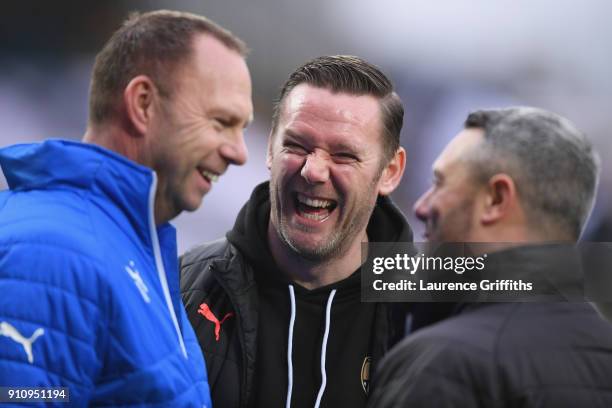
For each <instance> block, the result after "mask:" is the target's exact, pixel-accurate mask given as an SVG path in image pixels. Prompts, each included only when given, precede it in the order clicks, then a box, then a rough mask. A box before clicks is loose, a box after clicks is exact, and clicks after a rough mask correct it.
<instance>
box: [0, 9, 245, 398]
mask: <svg viewBox="0 0 612 408" xmlns="http://www.w3.org/2000/svg"><path fill="white" fill-rule="evenodd" d="M245 53H246V47H245V45H244V43H243V42H242V41H241V40H239V39H238V38H236V37H235V36H233V35H232V34H231V33H230V32H228V31H226V30H225V29H223V28H221V27H219V26H218V25H216V24H215V23H213V22H211V21H209V20H207V19H206V18H204V17H200V16H196V15H193V14H188V13H179V12H171V11H157V12H150V13H146V14H142V15H134V16H131V17H130V18H129V19H128V20H127V21H126V22H125V23H124V25H123V26H122V27H121V28H120V29H119V30H118V31H117V32H116V33H115V34H114V35H113V36H112V38H111V39H110V40H109V42H108V43H107V44H106V46H105V47H104V49H103V50H102V51H101V52H100V53H99V54H98V56H97V58H96V63H95V66H94V70H93V77H92V82H91V90H90V118H89V124H88V129H87V132H86V134H85V136H84V142H85V143H77V142H70V141H60V140H52V141H46V142H43V143H40V144H39V143H37V144H26V145H16V146H11V147H8V148H5V149H2V150H1V151H0V165H1V166H2V170H3V171H4V174H5V176H6V179H7V181H8V183H9V186H10V190H9V191H4V192H2V193H0V231H1V233H0V294H1V295H0V386H4V387H10V388H11V389H12V390H14V389H17V388H19V387H47V388H49V387H64V388H67V390H64V395H66V391H67V392H68V393H69V399H70V402H71V403H72V404H73V405H74V406H87V405H90V404H92V405H98V404H100V405H156V406H173V407H174V406H197V407H202V406H210V396H209V388H208V384H207V377H206V371H205V365H204V361H203V358H202V354H201V351H200V348H199V346H198V343H197V341H196V339H195V336H194V333H193V330H192V328H191V326H190V324H189V321H188V320H187V317H186V315H185V312H184V309H183V306H182V304H181V299H180V296H179V288H178V272H177V260H176V259H177V258H176V238H175V231H174V229H173V227H172V226H170V225H169V224H168V221H169V220H170V219H172V218H174V217H175V216H176V215H178V214H179V213H180V212H181V211H183V210H190V211H191V210H195V209H196V208H197V207H198V206H199V205H200V203H201V200H202V197H203V195H204V194H206V193H207V192H208V191H209V190H210V188H211V185H212V183H213V182H215V181H216V180H217V179H218V177H219V176H220V175H221V174H222V173H223V172H224V171H225V170H226V168H227V167H228V166H229V165H230V164H242V163H244V161H245V160H246V154H247V152H246V148H245V145H244V140H243V129H244V127H245V126H246V125H247V123H248V122H249V121H250V119H251V116H252V103H251V82H250V77H249V72H248V68H247V66H246V63H245ZM5 391H7V390H5ZM6 395H7V396H9V395H13V396H14V395H15V393H14V392H12V393H10V394H9V393H8V392H7V394H6ZM38 395H39V396H40V395H46V396H49V395H51V396H56V397H57V393H48V392H45V393H42V394H41V393H40V392H39V393H38ZM1 398H2V396H0V399H1ZM43 400H44V401H49V399H39V400H38V401H43ZM22 401H23V400H22Z"/></svg>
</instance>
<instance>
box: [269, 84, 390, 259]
mask: <svg viewBox="0 0 612 408" xmlns="http://www.w3.org/2000/svg"><path fill="white" fill-rule="evenodd" d="M381 129H382V124H381V114H380V104H379V101H378V100H377V99H376V98H374V97H372V96H355V95H350V94H346V93H332V92H331V91H330V90H328V89H323V88H316V87H313V86H310V85H307V84H300V85H298V86H296V87H295V88H294V89H293V90H292V91H291V92H290V93H289V95H287V96H286V98H285V100H284V102H283V107H282V109H281V113H280V118H279V122H278V127H277V131H276V133H275V134H274V135H272V136H271V139H270V146H269V148H268V168H269V169H270V171H271V178H270V201H271V216H270V222H271V224H272V227H273V228H274V230H275V231H276V236H277V237H278V238H279V239H280V241H281V242H283V243H284V244H285V246H286V247H289V248H290V249H291V250H292V251H294V252H295V253H297V254H299V255H300V256H302V257H304V258H307V259H312V260H325V259H328V258H330V257H333V256H336V255H338V254H342V253H344V251H346V250H347V248H348V247H350V246H351V245H354V244H355V243H357V244H358V243H360V242H361V241H365V240H366V232H365V230H366V226H367V223H368V220H369V218H370V215H371V213H372V210H373V208H374V205H375V203H376V198H377V196H378V194H379V193H381V194H385V193H387V191H385V188H386V184H385V185H384V186H383V184H384V183H383V182H381V174H383V173H385V172H384V169H385V166H383V165H382V164H383V148H382V143H383V142H382V130H381ZM385 174H386V173H385ZM389 192H390V191H389Z"/></svg>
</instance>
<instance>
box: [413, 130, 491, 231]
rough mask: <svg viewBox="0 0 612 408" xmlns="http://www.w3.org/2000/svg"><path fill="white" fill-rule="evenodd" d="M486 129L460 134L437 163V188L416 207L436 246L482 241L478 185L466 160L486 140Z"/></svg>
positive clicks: (434, 168)
mask: <svg viewBox="0 0 612 408" xmlns="http://www.w3.org/2000/svg"><path fill="white" fill-rule="evenodd" d="M483 137H484V136H483V131H482V129H466V130H463V131H462V132H460V133H459V134H458V135H457V136H456V137H455V138H454V139H453V140H452V141H451V142H450V143H449V144H448V146H446V148H445V149H444V151H443V152H442V153H441V154H440V156H439V157H438V158H437V159H436V161H435V162H434V165H433V173H434V174H433V176H434V180H433V185H432V186H431V187H430V188H429V190H427V191H426V192H425V193H424V194H423V195H422V196H421V197H420V198H419V199H418V201H417V202H416V203H415V205H414V212H415V214H416V216H417V218H419V219H420V220H421V221H423V222H424V223H425V238H426V239H427V240H428V241H432V242H470V241H478V238H477V237H478V227H479V225H478V221H477V212H478V208H477V207H476V197H477V196H478V194H477V193H478V189H479V188H480V187H481V186H479V185H478V183H475V181H474V178H473V176H472V173H471V172H470V163H468V162H466V161H465V160H463V159H465V158H466V157H467V156H468V155H469V154H470V153H471V151H472V149H473V148H474V147H475V146H476V145H478V144H479V143H481V142H482V140H483Z"/></svg>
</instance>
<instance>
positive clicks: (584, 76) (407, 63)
mask: <svg viewBox="0 0 612 408" xmlns="http://www.w3.org/2000/svg"><path fill="white" fill-rule="evenodd" d="M158 8H171V9H177V10H184V11H192V12H196V13H200V14H203V15H206V16H208V17H210V18H212V19H213V20H215V21H217V22H218V23H220V24H222V25H223V26H225V27H227V28H229V29H230V30H232V31H233V32H235V33H236V34H238V35H239V36H240V37H242V38H243V39H245V40H246V41H247V43H248V45H249V47H250V48H251V50H252V52H251V55H250V56H249V60H248V61H249V66H250V68H251V72H252V76H253V83H254V95H253V96H254V102H255V118H256V120H255V123H254V124H253V125H252V126H251V127H250V128H249V129H248V130H247V132H246V141H247V145H248V147H249V153H250V159H249V162H248V164H247V165H245V166H243V167H232V168H231V169H230V170H229V171H228V173H227V174H226V175H225V176H224V177H223V178H222V180H221V182H220V183H219V184H217V185H215V186H214V188H213V190H212V192H211V193H209V194H208V195H207V196H206V197H205V199H204V204H203V206H202V207H201V208H200V210H198V211H197V212H194V213H186V214H183V215H181V216H180V217H178V218H177V219H176V220H175V221H174V224H175V225H176V226H177V228H178V234H179V251H181V252H182V251H184V250H186V249H187V248H189V247H191V246H193V245H195V244H197V243H199V242H202V241H207V240H212V239H215V238H217V237H219V236H221V235H223V234H224V233H225V231H227V230H228V229H229V228H231V226H232V225H233V221H234V218H235V216H236V214H237V212H238V210H239V209H240V207H241V206H242V204H243V203H244V202H245V201H246V200H247V199H248V197H249V195H250V193H251V190H252V188H253V187H254V186H255V184H257V183H258V182H260V181H263V180H266V179H267V177H268V173H267V169H266V167H265V162H264V157H265V149H266V141H267V136H268V132H269V119H270V112H271V106H272V101H273V100H274V98H275V97H276V94H277V92H278V90H279V88H280V86H281V85H282V83H283V82H284V80H285V79H286V78H287V76H288V74H289V73H290V72H291V71H292V70H293V69H294V68H295V67H297V66H298V65H300V64H301V63H303V62H304V61H305V60H307V59H309V58H312V57H315V56H319V55H324V54H355V55H359V56H362V57H365V58H366V59H369V60H370V61H372V62H374V63H375V64H377V65H379V66H380V67H381V68H382V69H383V70H384V71H385V72H386V73H388V74H389V75H390V76H391V78H392V79H393V81H394V83H395V85H396V87H397V89H398V93H399V94H400V96H401V97H402V100H403V101H404V104H405V107H406V115H405V125H404V130H403V133H402V145H403V146H404V147H405V148H406V149H407V151H408V167H407V171H406V175H405V177H404V181H403V183H402V185H401V187H400V188H399V190H398V191H397V192H396V193H395V194H394V198H395V200H396V201H397V202H398V204H399V205H400V207H401V208H402V209H403V210H404V212H405V213H406V214H407V215H408V216H409V219H410V220H411V224H412V225H413V227H414V229H415V232H416V235H415V236H416V237H417V239H418V237H420V231H421V226H420V224H419V223H418V222H417V221H416V220H415V219H414V217H413V216H412V210H411V207H412V204H413V203H414V201H415V200H416V198H417V197H418V196H419V194H420V193H421V192H422V191H424V190H425V189H426V188H427V187H428V185H429V183H430V180H431V175H430V166H431V163H432V161H433V159H434V158H435V157H436V156H437V154H438V153H439V151H440V150H441V149H442V147H443V146H444V145H445V144H446V142H447V141H448V140H449V139H450V138H451V137H453V136H454V135H455V134H456V132H457V131H459V130H460V128H461V125H462V122H463V120H464V119H465V116H466V114H467V113H468V112H469V111H471V110H474V109H477V108H482V107H500V106H508V105H516V104H524V105H534V106H539V107H543V108H546V109H550V110H553V111H556V112H558V113H561V114H563V115H565V116H567V117H568V118H570V119H571V120H572V121H573V122H575V123H576V124H577V125H578V126H579V127H580V128H581V129H582V130H583V131H585V132H586V133H587V134H588V135H589V136H590V137H591V139H592V140H593V141H594V143H595V145H596V146H597V148H598V149H599V151H600V153H601V156H602V159H603V160H602V161H603V169H602V179H601V183H600V191H599V198H598V202H597V205H596V208H595V212H594V213H593V216H592V217H591V220H590V223H589V227H588V230H587V233H586V235H585V239H589V240H601V241H612V210H611V205H612V201H611V200H612V168H611V162H610V160H608V157H609V156H610V155H611V154H612V138H610V136H609V132H610V129H612V114H611V112H610V108H611V107H612V40H611V38H612V24H610V22H611V21H612V2H610V1H608V0H583V1H580V2H578V1H574V0H532V1H528V0H514V1H511V0H499V1H495V2H491V1H487V0H454V1H452V2H442V1H429V2H426V1H417V0H403V1H393V0H378V1H366V0H310V1H307V2H305V1H303V2H299V1H294V0H291V1H290V0H286V1H273V0H249V1H239V0H223V1H212V0H173V1H162V0H148V1H145V0H124V1H121V0H107V1H98V2H93V1H62V0H59V1H53V2H50V1H18V2H6V3H5V4H3V7H2V12H1V13H0V146H5V145H8V144H12V143H19V142H29V141H36V140H41V139H44V138H49V137H56V138H68V139H80V138H81V136H82V134H83V133H84V129H85V124H86V118H87V90H88V81H89V75H90V70H91V67H92V64H93V60H94V56H95V53H96V52H97V51H98V50H99V49H100V48H101V47H102V45H103V44H104V41H105V40H106V39H107V38H108V36H109V35H110V34H111V33H112V32H113V31H114V30H115V29H116V28H117V27H118V26H119V24H120V23H121V21H122V20H123V19H124V18H125V17H126V16H127V14H128V13H129V12H130V11H136V10H138V11H147V10H153V9H158ZM0 188H6V183H5V180H4V178H3V177H2V176H1V173H0Z"/></svg>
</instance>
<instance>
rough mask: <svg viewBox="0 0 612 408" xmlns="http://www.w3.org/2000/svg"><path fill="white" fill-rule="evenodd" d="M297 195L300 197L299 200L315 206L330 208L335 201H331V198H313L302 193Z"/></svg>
mask: <svg viewBox="0 0 612 408" xmlns="http://www.w3.org/2000/svg"><path fill="white" fill-rule="evenodd" d="M297 197H298V201H299V202H301V203H302V204H306V205H309V206H311V207H315V208H328V207H331V206H332V204H333V203H334V202H333V201H330V200H315V199H313V198H309V197H306V196H304V195H302V194H298V196H297Z"/></svg>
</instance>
